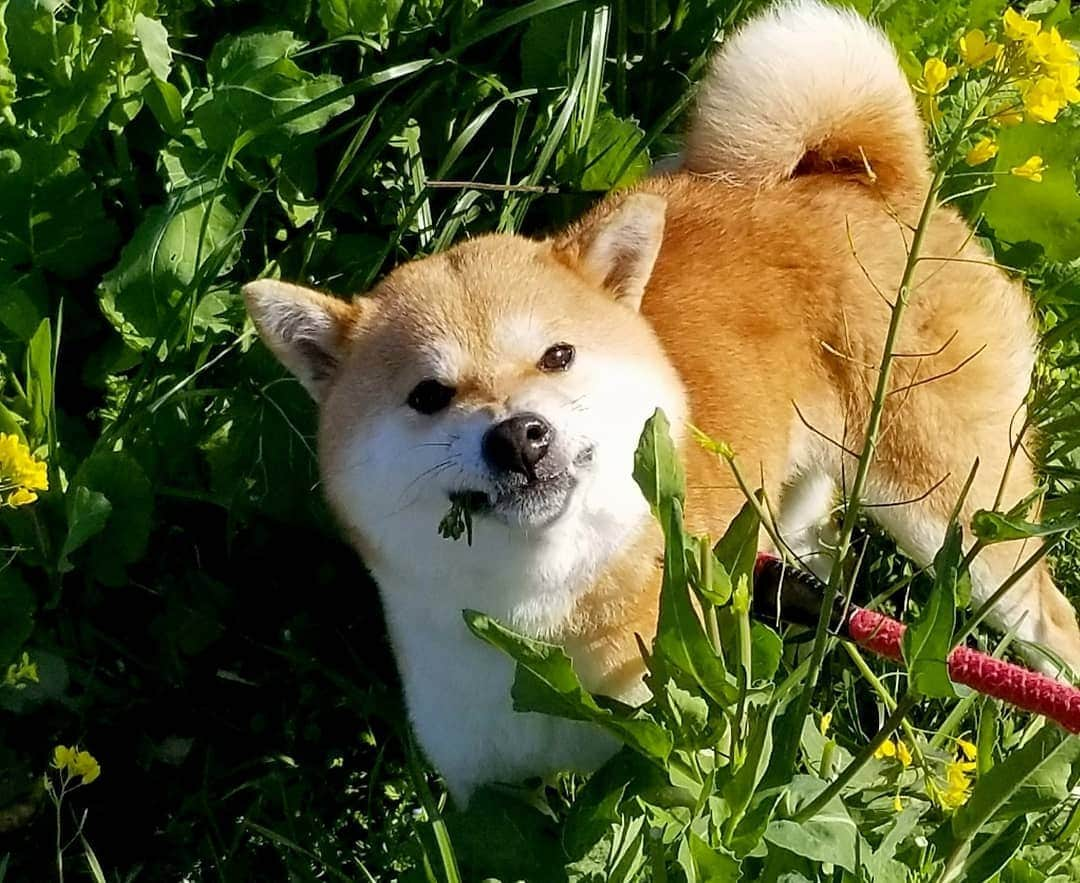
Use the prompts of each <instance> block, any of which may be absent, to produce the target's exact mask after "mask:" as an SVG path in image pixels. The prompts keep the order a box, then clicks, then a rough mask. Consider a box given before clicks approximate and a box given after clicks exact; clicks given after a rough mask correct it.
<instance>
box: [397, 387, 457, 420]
mask: <svg viewBox="0 0 1080 883" xmlns="http://www.w3.org/2000/svg"><path fill="white" fill-rule="evenodd" d="M456 392H457V390H456V389H454V387H452V386H444V385H443V384H441V383H439V381H438V380H421V381H420V382H419V383H418V384H416V386H414V387H413V391H412V392H410V393H409V397H408V399H406V403H407V404H408V406H409V407H410V408H412V409H413V410H414V411H419V412H420V413H421V414H434V413H435V412H436V411H441V410H442V409H443V408H445V407H446V406H447V405H449V404H450V402H451V401H453V398H454V393H456Z"/></svg>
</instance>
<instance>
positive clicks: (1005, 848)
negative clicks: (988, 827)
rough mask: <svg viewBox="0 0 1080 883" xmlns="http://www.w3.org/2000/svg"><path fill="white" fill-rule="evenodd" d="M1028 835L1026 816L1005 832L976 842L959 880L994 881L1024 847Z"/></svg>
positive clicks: (981, 882) (973, 881)
mask: <svg viewBox="0 0 1080 883" xmlns="http://www.w3.org/2000/svg"><path fill="white" fill-rule="evenodd" d="M1027 833H1028V820H1027V819H1026V818H1024V816H1018V817H1017V818H1015V819H1013V820H1012V822H1011V823H1010V824H1009V826H1008V827H1007V828H1006V829H1005V830H1004V831H999V832H997V833H994V834H987V835H985V836H984V837H982V838H980V839H979V840H976V841H975V846H974V848H973V849H972V850H971V855H970V856H969V857H968V859H967V861H966V862H964V867H963V869H962V871H961V874H960V876H959V877H957V879H958V880H960V881H962V883H986V881H987V880H993V879H994V875H995V874H997V873H998V871H1000V870H1001V869H1002V868H1004V867H1005V865H1007V864H1008V863H1009V861H1010V859H1012V857H1013V856H1014V855H1016V853H1017V850H1019V849H1020V847H1021V846H1023V845H1024V840H1025V839H1026V838H1027Z"/></svg>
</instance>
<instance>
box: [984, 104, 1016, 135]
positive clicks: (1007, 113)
mask: <svg viewBox="0 0 1080 883" xmlns="http://www.w3.org/2000/svg"><path fill="white" fill-rule="evenodd" d="M1023 121H1024V114H1023V113H1022V112H1021V110H1020V108H1019V107H1012V106H1008V105H1002V106H1001V107H999V108H998V109H997V110H996V111H994V112H993V113H992V114H991V115H990V122H991V123H992V124H993V125H995V126H1000V127H1001V128H1003V129H1011V128H1012V127H1013V126H1019V125H1020V124H1021V123H1022V122H1023Z"/></svg>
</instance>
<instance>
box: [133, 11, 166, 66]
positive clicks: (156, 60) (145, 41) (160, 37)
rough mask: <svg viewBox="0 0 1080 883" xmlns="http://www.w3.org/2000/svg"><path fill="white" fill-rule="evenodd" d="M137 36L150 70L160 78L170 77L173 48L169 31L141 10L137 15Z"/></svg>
mask: <svg viewBox="0 0 1080 883" xmlns="http://www.w3.org/2000/svg"><path fill="white" fill-rule="evenodd" d="M135 36H136V37H137V38H138V40H139V48H140V49H141V50H142V54H143V58H145V59H146V64H147V66H148V67H149V68H150V72H151V73H152V74H153V75H154V77H156V78H157V79H158V80H167V79H169V73H170V72H171V71H172V50H171V49H170V48H169V32H168V31H167V30H165V25H163V24H162V23H161V22H159V21H157V20H156V19H152V18H147V17H146V16H145V15H143V14H142V13H141V12H140V13H138V14H137V15H136V16H135Z"/></svg>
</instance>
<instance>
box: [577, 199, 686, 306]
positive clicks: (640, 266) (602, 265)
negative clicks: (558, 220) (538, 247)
mask: <svg viewBox="0 0 1080 883" xmlns="http://www.w3.org/2000/svg"><path fill="white" fill-rule="evenodd" d="M666 208H667V202H666V201H665V200H664V198H663V197H662V196H657V195H656V194H654V193H635V194H632V195H631V196H628V197H626V199H624V200H623V201H622V203H620V204H619V206H618V208H616V209H615V210H614V211H613V212H610V213H609V214H605V215H601V216H600V217H598V218H595V219H590V220H587V221H586V222H585V226H584V227H583V228H578V229H576V230H574V231H572V232H571V233H570V234H569V235H568V236H567V237H566V240H565V241H563V242H560V243H558V244H556V251H557V252H561V253H562V255H563V256H564V258H569V259H570V262H571V263H572V264H573V265H574V266H575V267H576V268H577V270H578V272H580V273H581V274H582V275H584V276H585V277H586V278H587V279H589V280H590V281H592V282H594V283H596V284H597V285H600V286H602V287H604V288H606V289H608V291H610V292H611V293H612V295H614V297H615V300H617V301H618V302H619V303H622V304H625V305H626V306H628V307H630V309H632V310H637V309H639V308H640V307H641V297H642V295H643V294H644V293H645V286H646V285H648V283H649V277H650V276H652V271H653V265H654V264H655V263H656V256H657V255H658V254H659V253H660V244H661V242H663V239H664V213H665V210H666Z"/></svg>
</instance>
